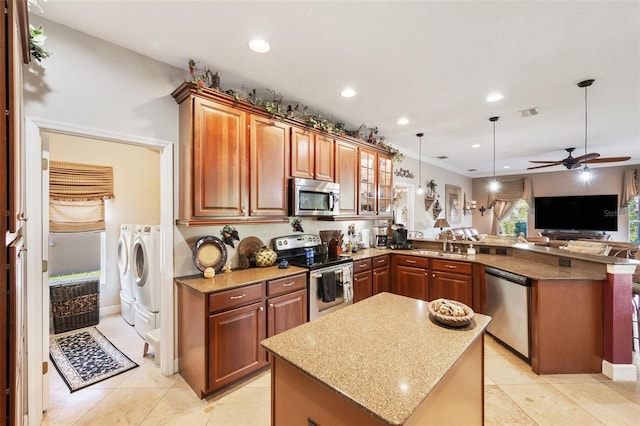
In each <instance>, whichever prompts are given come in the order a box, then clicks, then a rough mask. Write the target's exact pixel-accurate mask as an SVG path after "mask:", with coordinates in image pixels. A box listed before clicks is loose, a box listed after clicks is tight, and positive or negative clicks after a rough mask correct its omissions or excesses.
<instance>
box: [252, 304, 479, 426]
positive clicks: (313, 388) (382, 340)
mask: <svg viewBox="0 0 640 426" xmlns="http://www.w3.org/2000/svg"><path fill="white" fill-rule="evenodd" d="M427 304H428V302H425V301H422V300H416V299H411V298H408V297H404V296H399V295H394V294H390V293H380V294H377V295H376V296H373V297H370V298H368V299H366V300H364V301H362V302H359V303H356V304H354V305H352V306H349V307H347V308H344V309H341V310H338V311H336V312H334V313H332V314H330V315H328V316H326V317H323V318H320V319H318V320H315V321H312V322H310V323H306V324H303V325H301V326H298V327H296V328H294V329H291V330H288V331H286V332H284V333H281V334H278V335H276V336H273V337H270V338H268V339H266V340H263V341H262V346H263V347H264V348H266V349H267V350H268V351H269V352H270V355H271V368H272V369H271V392H272V397H271V405H272V406H271V424H274V425H278V426H283V425H302V424H304V425H307V424H309V425H318V426H328V425H332V426H333V425H354V424H367V425H418V424H427V423H429V424H466V425H473V424H478V425H479V424H482V423H483V418H484V410H483V402H484V396H483V395H484V363H483V355H484V346H483V342H484V340H483V339H484V338H483V334H484V330H485V328H486V326H487V324H488V323H489V321H490V317H488V316H485V315H479V314H476V315H475V317H474V319H473V320H472V321H471V323H470V324H469V325H468V326H465V327H462V328H449V327H445V326H441V325H439V324H438V323H436V322H435V321H434V320H433V319H431V318H430V316H429V311H428V308H427Z"/></svg>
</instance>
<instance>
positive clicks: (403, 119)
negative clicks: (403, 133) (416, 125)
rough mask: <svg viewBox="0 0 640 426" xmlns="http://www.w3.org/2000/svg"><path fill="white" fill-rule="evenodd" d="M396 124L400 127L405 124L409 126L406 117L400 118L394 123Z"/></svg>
mask: <svg viewBox="0 0 640 426" xmlns="http://www.w3.org/2000/svg"><path fill="white" fill-rule="evenodd" d="M396 123H398V124H399V125H401V126H404V125H405V124H409V119H408V118H407V117H400V118H398V121H396Z"/></svg>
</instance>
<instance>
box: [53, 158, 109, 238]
mask: <svg viewBox="0 0 640 426" xmlns="http://www.w3.org/2000/svg"><path fill="white" fill-rule="evenodd" d="M113 197H114V195H113V168H112V167H108V166H96V165H92V164H80V163H69V162H62V161H51V162H50V167H49V229H50V231H51V232H79V231H94V230H103V229H105V224H104V200H106V199H110V198H113Z"/></svg>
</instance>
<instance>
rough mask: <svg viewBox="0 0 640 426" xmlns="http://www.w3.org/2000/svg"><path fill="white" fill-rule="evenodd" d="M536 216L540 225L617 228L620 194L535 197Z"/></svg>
mask: <svg viewBox="0 0 640 426" xmlns="http://www.w3.org/2000/svg"><path fill="white" fill-rule="evenodd" d="M534 217H535V219H534V227H535V228H536V229H547V230H552V229H553V230H576V231H617V230H618V195H616V194H614V195H573V196H566V197H535V200H534Z"/></svg>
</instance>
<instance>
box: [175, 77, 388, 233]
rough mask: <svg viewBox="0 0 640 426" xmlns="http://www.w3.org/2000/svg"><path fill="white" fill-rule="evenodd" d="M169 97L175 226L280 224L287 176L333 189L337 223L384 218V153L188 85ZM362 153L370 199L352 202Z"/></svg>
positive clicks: (359, 187) (284, 215)
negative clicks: (174, 137)
mask: <svg viewBox="0 0 640 426" xmlns="http://www.w3.org/2000/svg"><path fill="white" fill-rule="evenodd" d="M172 96H173V97H174V99H175V100H176V102H177V103H178V105H179V107H178V108H179V138H180V144H179V146H180V153H179V165H180V167H179V172H178V173H179V182H180V183H179V198H180V201H179V208H178V219H177V221H176V223H177V224H178V225H186V226H195V225H215V224H223V223H228V222H230V221H232V222H258V223H259V222H263V223H268V222H286V221H288V218H287V214H288V201H289V200H288V197H289V194H288V192H287V184H288V180H289V177H291V176H297V177H304V178H312V179H317V180H325V181H335V182H338V183H340V186H341V190H340V200H341V201H340V202H341V206H340V209H341V216H354V215H356V214H358V213H363V212H364V214H365V215H378V214H382V215H389V214H390V205H391V197H390V194H391V175H392V173H391V171H392V162H391V156H390V154H389V153H388V152H387V151H386V150H384V149H382V148H379V147H376V146H373V145H370V144H367V143H365V142H362V141H358V140H356V139H354V138H349V137H338V136H337V135H332V134H329V133H326V132H321V131H318V130H316V129H310V128H308V127H307V126H305V125H304V124H303V123H299V122H297V121H295V120H289V119H276V118H273V117H272V116H271V115H270V114H269V113H268V112H267V111H266V110H265V109H264V108H262V107H259V106H256V105H253V104H251V103H249V102H247V101H243V100H238V99H235V98H234V97H232V96H229V95H226V94H224V93H221V92H218V91H215V90H211V89H200V90H199V89H198V88H197V87H196V86H195V85H194V84H192V83H188V82H185V83H183V84H182V85H181V86H180V87H178V88H177V89H176V90H175V91H174V92H173V93H172ZM364 151H366V152H367V153H368V155H370V156H371V160H372V163H371V173H372V177H371V178H370V179H369V182H371V183H372V184H368V185H367V192H370V193H371V194H372V199H367V198H366V197H360V199H358V196H357V193H358V192H357V191H360V193H361V194H362V191H363V186H362V183H360V185H358V168H359V167H358V163H357V161H358V159H357V158H358V157H357V155H358V152H364ZM356 188H357V189H356ZM358 202H360V203H361V205H359V204H358ZM362 203H365V204H362ZM363 206H364V208H363Z"/></svg>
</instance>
